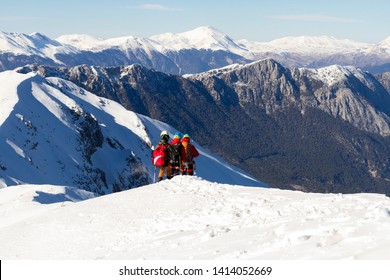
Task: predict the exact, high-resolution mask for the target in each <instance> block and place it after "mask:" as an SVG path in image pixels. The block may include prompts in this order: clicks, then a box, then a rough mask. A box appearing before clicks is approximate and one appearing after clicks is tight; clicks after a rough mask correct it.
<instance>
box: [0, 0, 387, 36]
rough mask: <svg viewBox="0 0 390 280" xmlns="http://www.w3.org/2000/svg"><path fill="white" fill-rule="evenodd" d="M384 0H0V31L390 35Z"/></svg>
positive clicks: (45, 32)
mask: <svg viewBox="0 0 390 280" xmlns="http://www.w3.org/2000/svg"><path fill="white" fill-rule="evenodd" d="M389 11H390V1H388V0H367V1H361V0H295V1H294V0H290V1H288V0H237V1H231V0H194V1H192V0H166V1H162V0H160V1H159V0H150V1H144V0H61V1H57V0H36V1H31V0H0V30H1V31H5V32H18V33H26V34H29V33H32V32H41V33H43V34H45V35H47V36H49V37H51V38H53V39H55V38H57V37H58V36H60V35H64V34H89V35H93V36H95V37H100V38H105V39H107V38H113V37H120V36H128V35H132V36H137V37H150V36H152V35H155V34H160V33H164V32H173V33H179V32H184V31H188V30H191V29H194V28H196V27H199V26H213V27H215V28H217V29H219V30H220V31H222V32H224V33H226V34H227V35H229V36H230V37H232V38H233V39H249V40H254V41H270V40H273V39H277V38H281V37H286V36H300V35H310V36H319V35H329V36H334V37H336V38H339V39H352V40H357V41H362V42H367V43H377V42H379V41H381V40H383V39H385V38H387V37H389V36H390V30H389V26H390V16H389V14H388V13H389Z"/></svg>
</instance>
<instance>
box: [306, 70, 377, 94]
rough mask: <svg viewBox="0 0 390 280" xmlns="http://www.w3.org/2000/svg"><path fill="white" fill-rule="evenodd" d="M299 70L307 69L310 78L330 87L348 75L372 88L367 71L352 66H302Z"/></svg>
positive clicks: (370, 78) (371, 81)
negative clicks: (314, 67)
mask: <svg viewBox="0 0 390 280" xmlns="http://www.w3.org/2000/svg"><path fill="white" fill-rule="evenodd" d="M301 71H309V72H311V73H312V78H315V79H318V80H321V81H322V82H323V83H324V84H326V85H327V86H329V87H331V86H333V85H335V84H337V83H339V82H343V81H345V80H346V79H347V78H348V77H351V76H353V77H354V78H357V79H358V80H360V81H361V82H362V83H363V84H365V85H366V86H367V87H369V88H373V87H374V86H373V83H374V81H373V80H372V77H371V76H369V75H367V73H365V72H363V71H362V70H360V69H358V68H356V67H353V66H340V65H331V66H327V67H322V68H317V69H307V68H302V69H301Z"/></svg>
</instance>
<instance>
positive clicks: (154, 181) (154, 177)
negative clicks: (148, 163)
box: [153, 166, 156, 183]
mask: <svg viewBox="0 0 390 280" xmlns="http://www.w3.org/2000/svg"><path fill="white" fill-rule="evenodd" d="M153 183H156V166H154V175H153Z"/></svg>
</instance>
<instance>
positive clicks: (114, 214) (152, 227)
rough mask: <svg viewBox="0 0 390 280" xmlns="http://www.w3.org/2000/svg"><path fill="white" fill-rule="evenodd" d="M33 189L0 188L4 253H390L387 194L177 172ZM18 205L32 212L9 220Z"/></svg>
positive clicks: (333, 256)
mask: <svg viewBox="0 0 390 280" xmlns="http://www.w3.org/2000/svg"><path fill="white" fill-rule="evenodd" d="M31 188H33V186H30V188H27V187H20V186H16V187H12V188H5V189H0V197H4V196H9V192H10V189H12V191H13V192H14V193H13V197H12V203H11V202H8V203H6V204H4V203H0V216H1V218H0V240H3V241H2V242H0V258H1V259H62V260H66V259H74V260H83V259H117V260H119V259H134V260H140V259H166V260H174V259H183V260H188V259H203V260H210V259H214V260H215V259H220V260H221V259H223V260H231V259H275V260H280V259H290V260H291V259H294V260H295V259H301V260H305V259H389V258H390V235H389V234H388V233H389V231H390V214H389V213H390V199H389V198H388V197H386V196H384V195H377V194H354V195H341V194H312V193H302V192H298V191H282V190H277V189H266V188H248V187H241V186H233V185H226V184H217V183H212V182H209V181H206V180H202V179H200V178H198V177H187V176H179V177H175V178H174V179H172V180H169V181H168V180H165V181H163V182H160V183H157V184H151V185H148V186H145V187H141V188H137V189H131V190H128V191H123V192H120V193H115V194H110V195H105V196H101V197H97V198H93V199H89V200H84V201H81V202H76V203H73V202H67V203H66V204H63V203H61V202H57V203H52V204H49V205H51V206H50V207H48V204H43V205H41V204H39V203H37V201H36V199H34V197H35V196H36V195H35V194H34V193H33V192H32V191H31ZM34 188H37V186H34ZM51 188H53V187H51ZM59 188H61V187H59ZM29 200H30V201H29ZM21 202H23V203H25V204H26V206H25V207H24V209H29V211H28V212H29V213H30V214H33V215H26V216H25V217H24V219H23V218H22V217H19V218H18V219H16V220H15V221H14V222H13V223H11V222H10V221H7V222H4V217H5V216H6V215H7V213H11V214H12V212H13V209H14V208H15V207H16V206H17V205H19V204H20V203H21ZM38 210H39V211H38ZM25 213H26V214H27V212H25ZM4 223H5V224H4ZM43 237H44V238H43ZM5 240H6V242H4V241H5Z"/></svg>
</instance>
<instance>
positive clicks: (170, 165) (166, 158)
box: [152, 130, 199, 182]
mask: <svg viewBox="0 0 390 280" xmlns="http://www.w3.org/2000/svg"><path fill="white" fill-rule="evenodd" d="M160 137H161V141H160V142H159V143H158V145H157V147H156V148H155V149H154V151H153V152H152V162H153V165H154V166H156V168H159V172H158V181H159V182H160V181H161V180H162V179H163V177H164V173H165V174H166V178H167V179H171V178H172V177H173V176H176V175H179V174H182V175H194V171H195V161H194V158H196V157H197V156H199V152H198V150H197V149H196V148H195V146H194V145H193V144H191V143H190V142H191V140H190V136H189V135H188V134H184V135H183V137H181V133H180V132H176V133H175V135H174V136H173V139H172V141H171V142H169V134H168V132H167V131H166V130H164V131H162V132H161V134H160Z"/></svg>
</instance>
